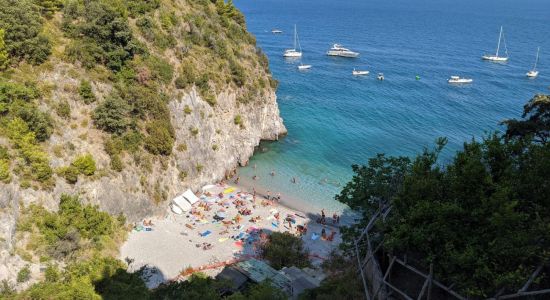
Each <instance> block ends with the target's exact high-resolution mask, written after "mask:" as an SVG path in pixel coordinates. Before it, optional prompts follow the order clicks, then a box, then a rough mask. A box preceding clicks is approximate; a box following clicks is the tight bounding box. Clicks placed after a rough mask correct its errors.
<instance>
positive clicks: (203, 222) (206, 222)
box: [200, 219, 210, 224]
mask: <svg viewBox="0 0 550 300" xmlns="http://www.w3.org/2000/svg"><path fill="white" fill-rule="evenodd" d="M200 222H201V223H202V224H208V223H210V222H208V221H207V220H205V219H202V220H200Z"/></svg>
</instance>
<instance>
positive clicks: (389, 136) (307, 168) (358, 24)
mask: <svg viewBox="0 0 550 300" xmlns="http://www.w3.org/2000/svg"><path fill="white" fill-rule="evenodd" d="M235 3H236V5H237V6H238V7H239V8H240V9H241V10H242V11H243V13H244V14H245V16H246V20H247V23H248V28H249V30H250V31H251V32H252V33H253V34H254V35H255V36H256V38H257V41H258V45H259V46H260V47H261V48H262V49H263V50H264V51H265V52H266V53H267V55H268V57H269V60H270V64H271V70H272V72H273V74H274V77H275V78H276V79H278V80H279V82H280V85H279V89H278V91H277V95H278V101H279V107H280V109H281V114H282V117H283V119H284V121H285V124H286V126H287V128H288V131H289V134H288V136H287V137H285V138H284V139H282V140H280V141H279V142H275V143H262V146H261V148H263V151H259V152H258V153H257V154H256V155H255V156H254V157H253V158H252V159H251V164H250V165H249V167H246V168H242V169H241V170H240V173H241V180H245V181H246V180H248V181H250V178H251V177H252V176H253V175H254V174H257V175H258V176H259V180H257V181H255V182H254V184H255V185H256V186H257V187H259V188H260V187H263V188H264V189H270V190H271V191H272V193H274V191H279V192H281V193H282V194H283V198H285V197H286V198H292V199H300V200H292V201H294V203H288V204H290V205H293V206H295V207H299V208H302V209H311V210H316V209H318V208H320V207H324V208H326V209H329V210H332V209H342V208H343V207H342V206H341V205H340V204H338V203H337V202H336V201H334V200H333V199H334V195H335V194H337V193H338V192H339V191H340V189H341V187H342V186H343V185H344V184H345V183H346V182H347V181H348V180H349V179H350V178H351V176H352V172H351V167H350V166H351V165H352V164H364V163H366V162H367V160H368V158H369V157H372V156H374V155H375V154H376V153H382V152H384V153H387V154H390V155H408V156H411V155H415V154H417V153H419V152H420V151H422V149H423V147H432V146H433V142H434V140H435V139H436V138H437V137H441V136H444V137H447V138H448V139H449V144H448V146H447V147H446V150H445V152H444V155H443V158H442V160H443V163H444V162H445V161H446V160H448V159H449V158H450V157H451V156H452V155H453V153H454V152H455V151H456V150H458V149H460V148H461V146H462V143H463V142H464V141H467V140H470V139H472V138H473V137H476V138H479V137H482V136H483V135H484V134H485V133H486V132H489V131H494V130H499V129H502V128H500V127H499V125H498V123H499V122H500V121H502V120H503V119H506V118H511V117H519V116H520V114H521V111H522V106H523V104H524V103H525V102H526V101H527V100H529V99H530V98H531V97H532V96H533V95H534V94H536V93H550V90H548V86H549V85H550V1H549V0H521V1H520V0H484V1H479V0H461V1H449V0H426V1H411V0H376V1H370V0H345V1H342V0H339V1H337V0H332V1H328V0H235ZM294 24H296V25H297V26H298V34H299V37H300V41H301V45H302V48H303V53H304V55H303V58H302V61H303V63H307V64H311V65H313V67H312V69H311V70H309V71H306V72H303V71H302V72H300V71H298V69H297V65H298V64H299V62H300V61H292V60H285V59H283V57H282V53H283V51H284V49H285V48H291V47H292V35H293V33H292V32H293V26H294ZM501 25H503V26H504V34H505V39H506V43H507V47H508V51H509V55H510V60H509V62H508V63H506V64H495V63H490V62H484V61H482V60H481V58H480V57H481V55H482V54H484V53H494V52H495V50H496V44H497V39H498V33H499V28H500V26H501ZM272 28H278V29H281V30H283V31H284V33H283V34H279V35H275V34H272V33H271V29H272ZM333 43H341V44H343V45H344V46H346V47H348V48H350V49H352V50H355V51H358V52H360V53H361V55H360V56H359V57H358V58H356V59H346V58H331V57H327V56H326V55H325V52H326V51H327V50H328V49H329V48H330V46H331V45H332V44H333ZM537 46H540V47H541V53H540V61H539V70H540V74H539V77H538V78H536V79H531V80H530V79H527V78H526V76H525V73H526V72H527V71H528V70H529V69H530V68H532V66H533V63H534V60H535V54H536V48H537ZM354 67H355V68H359V69H366V70H369V71H370V72H371V74H370V75H369V76H366V77H353V76H352V75H351V72H352V69H353V68H354ZM378 72H383V73H384V75H385V77H386V80H385V81H383V82H380V81H378V80H376V74H377V73H378ZM416 75H418V76H420V80H416V79H415V76H416ZM451 75H460V76H464V77H471V78H473V79H474V83H473V84H471V85H465V86H452V85H449V84H447V81H446V80H447V79H448V78H449V76H451ZM254 165H256V169H254V168H253V166H254ZM271 170H274V171H275V172H276V176H270V175H269V173H270V172H271ZM292 177H296V178H297V180H298V182H297V183H296V184H292V183H291V182H290V179H291V178H292ZM249 183H250V182H249ZM297 201H300V202H297Z"/></svg>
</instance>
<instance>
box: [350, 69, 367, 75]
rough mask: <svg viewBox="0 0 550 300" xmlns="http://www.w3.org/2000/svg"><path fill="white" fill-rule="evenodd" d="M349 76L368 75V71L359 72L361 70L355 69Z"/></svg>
mask: <svg viewBox="0 0 550 300" xmlns="http://www.w3.org/2000/svg"><path fill="white" fill-rule="evenodd" d="M351 74H353V75H354V76H359V75H369V71H361V70H355V69H353V71H352V72H351Z"/></svg>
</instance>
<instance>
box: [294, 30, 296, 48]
mask: <svg viewBox="0 0 550 300" xmlns="http://www.w3.org/2000/svg"><path fill="white" fill-rule="evenodd" d="M294 50H296V24H294Z"/></svg>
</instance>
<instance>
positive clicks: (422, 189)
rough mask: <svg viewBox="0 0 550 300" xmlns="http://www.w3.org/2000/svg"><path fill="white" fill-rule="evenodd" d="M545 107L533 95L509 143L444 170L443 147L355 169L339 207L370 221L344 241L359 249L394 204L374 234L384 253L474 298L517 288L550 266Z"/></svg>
mask: <svg viewBox="0 0 550 300" xmlns="http://www.w3.org/2000/svg"><path fill="white" fill-rule="evenodd" d="M541 101H542V103H541ZM544 101H546V97H542V96H537V97H536V100H535V101H533V100H532V101H531V102H530V103H528V105H527V106H526V107H527V109H526V111H527V112H528V113H527V114H525V115H524V116H525V117H526V118H527V119H524V120H520V121H517V120H514V122H509V123H508V125H509V127H508V131H507V135H506V136H503V135H500V134H492V135H490V136H487V137H485V138H484V139H483V140H482V141H475V140H472V141H470V142H468V143H464V147H463V149H462V150H461V151H458V152H457V153H456V155H455V156H454V157H453V159H452V160H451V162H449V163H448V164H447V165H446V166H445V167H442V166H441V165H440V164H439V163H438V156H439V153H440V151H441V150H442V148H443V146H444V144H445V143H444V140H439V141H438V143H437V146H436V148H435V149H434V150H425V151H424V152H423V153H422V154H420V155H418V156H416V157H414V158H413V159H412V160H410V161H409V160H408V159H406V158H387V157H385V156H383V155H379V156H378V157H376V158H374V159H371V160H369V165H368V166H363V167H358V166H355V167H354V168H353V170H354V172H355V173H356V175H355V176H354V177H353V179H352V181H351V182H350V183H348V184H347V185H346V187H345V188H344V189H343V191H342V193H341V194H340V195H339V196H337V197H336V199H337V200H339V201H341V202H344V203H346V204H348V205H350V206H351V207H352V208H355V209H359V210H361V211H363V212H364V218H363V220H362V222H361V224H360V225H358V226H356V227H355V228H350V229H348V230H344V232H345V233H346V234H344V239H345V240H346V241H347V243H348V244H349V243H351V242H352V241H353V239H352V238H353V237H354V236H356V234H357V232H358V230H355V229H360V228H361V227H362V226H364V225H365V223H366V221H367V220H368V219H369V218H370V216H371V215H372V213H373V212H374V210H376V209H378V207H379V203H380V202H382V203H385V204H390V205H391V206H392V210H391V213H390V214H389V215H388V216H387V217H386V220H385V222H378V223H375V227H374V228H373V231H372V233H373V236H374V237H373V239H374V240H376V241H378V242H382V243H383V249H384V251H387V252H390V253H397V254H405V253H407V254H410V255H411V256H413V257H416V258H419V259H420V260H421V261H422V262H423V264H424V265H425V266H428V265H430V264H433V266H434V272H435V276H436V277H438V278H441V279H442V280H444V281H446V282H452V283H454V284H455V289H457V290H458V291H460V292H461V293H464V294H466V295H467V296H469V297H472V298H486V297H490V296H493V295H494V294H496V292H497V291H498V290H500V289H502V288H505V289H508V290H517V289H519V288H521V285H522V284H523V283H524V282H525V281H526V280H527V279H528V277H529V276H530V274H531V273H532V272H533V270H534V269H535V268H536V267H537V266H538V265H540V264H541V263H542V262H543V261H546V260H547V259H548V258H549V257H550V252H548V249H550V243H549V242H548V241H550V231H549V230H548V229H549V226H548V224H549V222H550V201H549V200H548V199H549V198H548V197H547V195H548V194H549V193H550V184H549V180H550V179H549V178H550V146H549V145H548V143H545V142H544V139H545V138H544V137H545V136H544V131H545V130H546V129H545V128H546V127H545V123H544V120H545V118H546V117H545V116H544V114H540V112H541V109H542V108H544V106H545V105H546V102H544ZM535 115H536V116H537V117H536V118H533V116H535ZM534 119H536V121H533V120H534ZM528 123H530V124H529V125H528V126H527V127H524V124H528ZM518 124H519V125H518ZM525 128H528V129H529V130H525V131H524V130H523V129H525Z"/></svg>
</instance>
